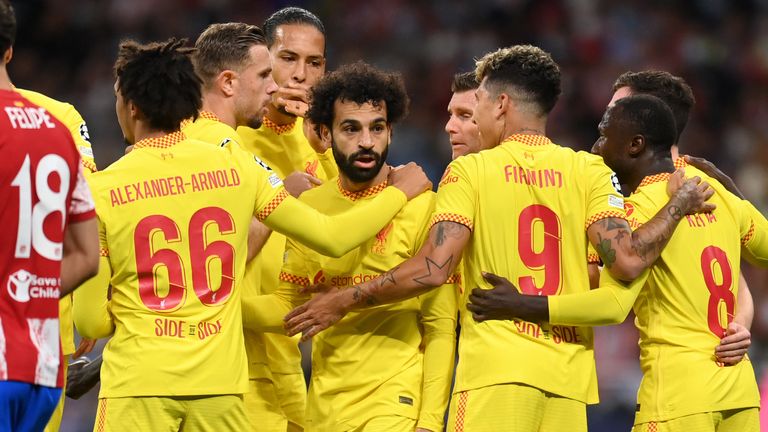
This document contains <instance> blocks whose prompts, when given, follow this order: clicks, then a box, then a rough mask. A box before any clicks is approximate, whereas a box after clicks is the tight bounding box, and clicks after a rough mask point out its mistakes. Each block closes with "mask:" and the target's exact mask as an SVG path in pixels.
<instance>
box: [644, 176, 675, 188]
mask: <svg viewBox="0 0 768 432" xmlns="http://www.w3.org/2000/svg"><path fill="white" fill-rule="evenodd" d="M671 175H672V173H658V174H654V175H649V176H645V178H643V180H642V181H641V182H640V184H639V185H637V187H638V188H641V187H643V186H647V185H649V184H653V183H658V182H660V181H667V180H669V177H670V176H671Z"/></svg>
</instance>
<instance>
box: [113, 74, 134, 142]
mask: <svg viewBox="0 0 768 432" xmlns="http://www.w3.org/2000/svg"><path fill="white" fill-rule="evenodd" d="M115 114H117V123H118V124H119V125H120V130H121V131H122V132H123V139H124V140H125V142H126V143H127V144H129V145H133V144H135V142H134V141H135V138H134V136H133V126H132V124H133V121H132V119H131V110H130V107H128V102H127V101H126V100H125V99H123V94H122V93H120V91H119V90H118V82H117V81H115Z"/></svg>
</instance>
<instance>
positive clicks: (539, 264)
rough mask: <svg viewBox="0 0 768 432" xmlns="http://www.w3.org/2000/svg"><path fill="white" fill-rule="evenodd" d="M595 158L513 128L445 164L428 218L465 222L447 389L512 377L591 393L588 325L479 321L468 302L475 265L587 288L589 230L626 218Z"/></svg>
mask: <svg viewBox="0 0 768 432" xmlns="http://www.w3.org/2000/svg"><path fill="white" fill-rule="evenodd" d="M614 177H615V176H613V173H612V172H611V170H610V169H609V168H608V167H607V166H606V165H605V164H604V163H603V161H602V159H601V158H600V157H598V156H594V155H591V154H588V153H584V152H574V151H573V150H571V149H568V148H564V147H561V146H558V145H556V144H554V143H552V142H551V141H550V140H549V139H547V138H546V137H544V136H537V135H513V136H511V137H509V138H507V139H506V140H505V141H504V142H502V143H501V144H500V145H499V146H497V147H495V148H492V149H489V150H484V151H482V152H479V153H477V154H471V155H466V156H462V157H460V158H457V159H456V160H454V161H453V162H452V163H451V164H450V165H449V166H448V168H447V170H446V172H445V174H444V175H443V178H442V180H441V182H440V188H439V189H438V192H437V204H436V208H435V215H434V216H433V218H432V222H433V223H436V222H439V221H446V220H448V221H454V222H457V223H460V224H463V225H465V226H467V227H468V228H469V229H470V230H471V231H472V236H471V237H470V240H469V243H468V244H467V247H466V248H465V249H464V254H463V257H462V263H463V265H464V276H463V277H464V278H465V281H462V282H464V283H463V286H464V287H466V289H465V290H464V292H463V299H462V301H460V302H459V303H460V305H462V306H461V336H460V338H461V340H460V342H459V364H458V366H457V370H456V385H455V388H454V391H455V392H456V391H467V390H473V389H477V388H480V387H485V386H489V385H497V384H506V383H518V384H526V385H529V386H533V387H536V388H538V389H540V390H543V391H546V392H550V393H554V394H556V395H558V396H562V397H567V398H570V399H575V400H578V401H581V402H584V403H596V402H597V377H596V372H595V361H594V355H593V343H592V341H593V338H592V329H590V328H588V327H573V326H550V325H541V326H539V325H538V324H535V323H529V322H525V321H519V320H515V321H486V322H482V323H477V322H476V321H475V320H474V319H473V318H472V314H471V313H468V312H467V310H466V304H467V297H468V296H469V294H470V292H471V290H472V288H474V287H488V283H487V282H485V280H483V278H482V275H481V272H483V271H487V272H492V273H496V274H498V275H502V276H505V277H507V278H508V279H509V280H510V281H511V282H512V283H513V284H514V285H515V286H517V287H518V288H519V289H520V290H521V291H522V292H523V293H526V294H534V295H546V296H554V295H560V294H567V293H574V292H579V291H587V290H588V289H589V277H588V274H587V261H586V259H585V257H586V256H587V243H588V241H587V235H586V229H587V227H589V225H590V224H592V223H594V222H595V221H597V220H600V219H603V218H607V217H614V218H624V215H625V213H624V201H623V199H622V197H621V194H620V193H619V192H618V191H617V189H616V187H615V185H614V181H613V179H614Z"/></svg>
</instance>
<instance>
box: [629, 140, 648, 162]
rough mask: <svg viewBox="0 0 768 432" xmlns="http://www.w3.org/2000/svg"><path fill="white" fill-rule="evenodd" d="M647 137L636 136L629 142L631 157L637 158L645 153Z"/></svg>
mask: <svg viewBox="0 0 768 432" xmlns="http://www.w3.org/2000/svg"><path fill="white" fill-rule="evenodd" d="M645 144H646V143H645V137H644V136H642V135H635V136H633V137H632V139H631V140H630V141H629V149H628V151H629V155H630V156H632V157H636V156H638V155H640V154H641V153H643V151H645Z"/></svg>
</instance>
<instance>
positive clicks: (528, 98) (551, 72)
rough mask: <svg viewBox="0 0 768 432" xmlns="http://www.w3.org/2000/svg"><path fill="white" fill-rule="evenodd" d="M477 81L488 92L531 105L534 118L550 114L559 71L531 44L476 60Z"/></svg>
mask: <svg viewBox="0 0 768 432" xmlns="http://www.w3.org/2000/svg"><path fill="white" fill-rule="evenodd" d="M475 74H476V76H477V81H478V82H482V81H483V80H484V79H485V80H486V81H485V83H486V84H485V86H486V88H488V90H489V91H491V92H493V93H495V94H499V93H507V94H509V96H510V97H511V98H514V99H516V100H518V101H520V102H524V103H530V104H533V105H535V108H536V111H537V114H538V115H546V114H549V112H550V111H552V108H554V106H555V104H556V103H557V99H558V97H560V68H559V67H558V66H557V63H555V61H554V60H552V57H551V56H550V55H549V54H548V53H546V52H545V51H544V50H542V49H541V48H538V47H535V46H532V45H515V46H512V47H509V48H501V49H498V50H497V51H494V52H491V53H488V54H486V55H484V56H483V58H481V59H480V60H478V61H477V69H476V70H475Z"/></svg>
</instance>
